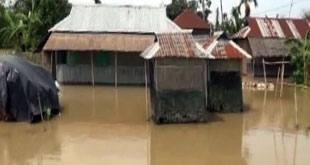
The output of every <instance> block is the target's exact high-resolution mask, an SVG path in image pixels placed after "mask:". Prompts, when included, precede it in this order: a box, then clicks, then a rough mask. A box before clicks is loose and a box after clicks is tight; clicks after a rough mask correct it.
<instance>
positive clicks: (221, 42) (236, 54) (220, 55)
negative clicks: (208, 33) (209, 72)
mask: <svg viewBox="0 0 310 165" xmlns="http://www.w3.org/2000/svg"><path fill="white" fill-rule="evenodd" d="M222 35H225V34H224V33H222V32H221V33H218V34H216V35H214V36H212V37H210V38H209V39H208V40H207V41H206V42H205V44H204V45H203V48H204V49H206V50H207V52H210V53H211V54H212V55H213V56H214V57H215V59H242V58H243V57H244V56H245V57H246V58H251V55H249V54H248V53H246V51H245V50H243V49H242V48H240V47H239V46H238V45H237V44H236V43H234V42H233V41H232V40H229V39H228V38H227V37H222Z"/></svg>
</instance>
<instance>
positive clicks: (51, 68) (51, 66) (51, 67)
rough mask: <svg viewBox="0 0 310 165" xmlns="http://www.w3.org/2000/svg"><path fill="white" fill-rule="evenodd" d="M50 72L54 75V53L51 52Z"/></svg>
mask: <svg viewBox="0 0 310 165" xmlns="http://www.w3.org/2000/svg"><path fill="white" fill-rule="evenodd" d="M50 64H51V65H50V70H51V74H53V52H51V61H50Z"/></svg>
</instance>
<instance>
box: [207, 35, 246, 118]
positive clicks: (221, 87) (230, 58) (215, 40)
mask: <svg viewBox="0 0 310 165" xmlns="http://www.w3.org/2000/svg"><path fill="white" fill-rule="evenodd" d="M203 47H204V48H205V49H206V50H207V52H208V53H211V55H213V56H214V57H215V59H212V60H209V62H208V67H209V68H208V71H209V74H208V75H209V77H208V91H209V92H208V93H209V95H208V96H209V97H208V99H209V101H208V102H209V104H208V110H209V111H211V112H241V111H243V96H242V69H241V68H242V59H244V58H246V59H250V58H251V56H250V55H249V54H248V53H246V51H245V50H243V49H242V48H240V47H239V46H238V45H237V44H235V43H234V42H233V41H232V40H230V39H229V38H228V37H227V35H226V34H225V33H222V32H218V33H215V34H214V36H213V37H211V38H209V39H208V41H207V42H206V43H205V44H204V45H203Z"/></svg>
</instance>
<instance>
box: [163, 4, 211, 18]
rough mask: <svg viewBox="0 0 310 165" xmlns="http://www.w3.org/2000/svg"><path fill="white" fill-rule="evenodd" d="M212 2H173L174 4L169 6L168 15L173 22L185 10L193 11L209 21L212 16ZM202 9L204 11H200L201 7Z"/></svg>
mask: <svg viewBox="0 0 310 165" xmlns="http://www.w3.org/2000/svg"><path fill="white" fill-rule="evenodd" d="M211 4H212V3H211V0H190V1H187V0H172V3H171V4H170V5H168V6H167V14H168V17H169V18H170V19H171V20H174V19H175V18H176V17H177V16H178V15H180V14H181V13H182V12H183V11H184V10H185V9H191V10H193V11H194V12H197V14H198V15H199V16H200V17H201V18H204V20H205V21H208V17H209V15H210V14H211V10H210V7H211ZM200 6H201V7H202V11H198V9H199V7H200Z"/></svg>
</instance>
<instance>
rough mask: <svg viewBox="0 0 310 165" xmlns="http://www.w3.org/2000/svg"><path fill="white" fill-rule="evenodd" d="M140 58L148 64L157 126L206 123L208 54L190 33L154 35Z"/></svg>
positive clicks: (153, 111)
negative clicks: (152, 41)
mask: <svg viewBox="0 0 310 165" xmlns="http://www.w3.org/2000/svg"><path fill="white" fill-rule="evenodd" d="M141 56H142V57H143V58H144V59H146V60H147V61H148V62H149V66H150V74H149V75H150V89H151V104H152V118H153V120H154V121H155V122H156V123H159V124H163V123H187V122H205V121H206V120H207V104H208V103H207V95H208V91H207V89H208V88H207V75H208V70H207V63H206V59H207V58H210V57H211V56H209V55H208V54H207V52H206V51H205V50H204V49H203V48H202V46H200V45H199V44H198V43H196V42H195V41H194V39H193V36H192V35H191V34H190V33H185V32H183V33H157V34H156V42H155V43H154V44H153V45H152V46H150V47H149V48H148V49H146V50H145V51H144V52H143V53H142V54H141Z"/></svg>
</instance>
